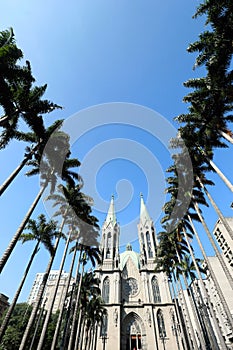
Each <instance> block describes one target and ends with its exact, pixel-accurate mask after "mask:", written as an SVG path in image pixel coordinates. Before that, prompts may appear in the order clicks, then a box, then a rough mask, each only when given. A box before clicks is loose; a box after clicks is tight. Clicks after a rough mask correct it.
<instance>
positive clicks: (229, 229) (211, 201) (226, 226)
mask: <svg viewBox="0 0 233 350" xmlns="http://www.w3.org/2000/svg"><path fill="white" fill-rule="evenodd" d="M197 179H198V181H199V183H200V185H201V187H202V188H203V190H204V191H205V194H206V195H207V197H208V198H209V200H210V203H211V204H212V206H213V208H214V210H215V211H216V213H217V214H218V216H219V218H220V219H221V221H222V223H223V225H224V226H225V229H226V230H227V232H228V233H229V236H230V237H231V239H232V240H233V231H232V229H231V227H230V225H229V224H228V222H227V220H226V219H225V217H224V216H223V214H222V212H221V210H220V209H219V208H218V206H217V204H216V203H215V201H214V199H213V197H212V196H211V195H210V193H209V192H208V191H207V189H206V187H205V186H204V185H203V183H202V182H201V180H200V179H199V177H197Z"/></svg>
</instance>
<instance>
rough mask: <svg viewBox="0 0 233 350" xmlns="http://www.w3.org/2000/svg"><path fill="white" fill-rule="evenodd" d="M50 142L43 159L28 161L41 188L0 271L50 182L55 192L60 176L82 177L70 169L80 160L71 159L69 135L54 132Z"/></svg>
mask: <svg viewBox="0 0 233 350" xmlns="http://www.w3.org/2000/svg"><path fill="white" fill-rule="evenodd" d="M50 139H51V138H50ZM50 142H51V143H52V144H51V145H50V144H49V147H48V150H47V152H46V154H45V157H44V158H43V159H42V160H40V159H36V160H31V161H29V163H28V164H30V165H32V166H34V168H33V169H32V170H30V171H28V172H27V175H28V176H32V175H35V174H40V175H41V182H42V183H41V189H40V190H39V192H38V194H37V196H36V198H35V199H34V201H33V203H32V205H31V207H30V208H29V210H28V212H27V214H26V215H25V217H24V219H23V221H22V222H21V224H20V226H19V228H18V230H17V231H16V233H15V235H14V236H13V237H12V239H11V241H10V243H9V245H8V247H7V249H6V250H5V252H4V253H3V256H2V258H1V259H0V273H1V271H2V269H3V268H4V266H5V264H6V262H7V260H8V259H9V257H10V255H11V253H12V251H13V249H14V247H15V245H16V244H17V242H18V239H19V237H20V235H21V233H22V232H23V230H24V228H25V226H26V224H27V222H28V220H29V219H30V217H31V215H32V213H33V211H34V210H35V208H36V205H37V204H38V202H39V200H40V199H41V197H42V195H43V193H44V191H45V189H46V188H47V186H48V184H50V191H51V192H53V191H54V189H55V184H56V181H57V179H58V177H60V178H61V179H62V180H66V181H70V182H71V183H73V181H74V180H73V179H77V178H78V179H79V178H80V177H79V175H78V174H77V173H76V172H74V171H72V170H70V168H69V167H71V168H72V167H78V166H79V165H80V162H79V161H78V160H77V159H69V155H70V151H69V138H68V136H67V135H66V134H64V133H61V132H58V133H53V135H52V141H50ZM66 155H68V157H66ZM58 159H59V160H58ZM61 161H63V164H61ZM62 165H63V166H62Z"/></svg>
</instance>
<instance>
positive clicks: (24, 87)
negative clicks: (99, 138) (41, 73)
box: [0, 30, 61, 148]
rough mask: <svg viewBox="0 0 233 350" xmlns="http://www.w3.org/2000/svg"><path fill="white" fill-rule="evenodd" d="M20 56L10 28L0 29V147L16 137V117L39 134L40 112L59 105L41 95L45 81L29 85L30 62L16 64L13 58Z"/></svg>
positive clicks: (40, 126)
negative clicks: (43, 98) (0, 128)
mask: <svg viewBox="0 0 233 350" xmlns="http://www.w3.org/2000/svg"><path fill="white" fill-rule="evenodd" d="M7 37H8V39H7ZM6 39H7V40H6ZM22 57H23V53H22V51H21V50H19V49H18V48H17V46H16V44H15V39H14V33H13V31H12V30H11V31H3V32H1V33H0V73H1V74H0V76H1V78H0V87H1V98H0V105H1V106H2V108H3V111H4V116H3V117H1V118H0V126H1V127H2V128H3V131H2V133H1V139H0V148H4V147H6V145H7V144H8V143H9V142H10V141H11V140H12V139H13V138H18V135H19V134H18V132H17V128H18V123H19V119H20V118H22V119H23V121H24V122H25V123H26V125H27V126H28V127H29V129H30V130H32V131H33V132H35V133H36V134H37V135H38V136H39V134H40V133H41V132H43V119H42V114H45V113H50V112H52V111H53V110H55V109H57V108H61V107H60V106H58V105H57V104H55V103H53V102H50V101H48V100H42V99H41V98H42V96H43V95H44V93H45V91H46V88H47V85H44V86H33V84H34V82H35V79H34V77H33V76H32V71H31V66H30V63H29V62H28V61H26V65H25V66H23V67H20V66H19V65H17V61H18V60H19V59H21V58H22ZM40 136H43V135H42V134H41V135H40Z"/></svg>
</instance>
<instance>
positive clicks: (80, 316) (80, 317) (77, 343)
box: [74, 307, 83, 350]
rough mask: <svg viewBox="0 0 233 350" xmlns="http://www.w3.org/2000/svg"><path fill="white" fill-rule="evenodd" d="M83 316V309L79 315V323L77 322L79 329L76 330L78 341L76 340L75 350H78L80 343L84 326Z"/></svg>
mask: <svg viewBox="0 0 233 350" xmlns="http://www.w3.org/2000/svg"><path fill="white" fill-rule="evenodd" d="M82 316H83V310H82V307H81V308H80V309H79V314H78V321H77V329H76V339H75V347H74V350H76V349H78V345H79V341H80V332H81V325H82Z"/></svg>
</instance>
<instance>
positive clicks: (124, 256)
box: [120, 244, 140, 270]
mask: <svg viewBox="0 0 233 350" xmlns="http://www.w3.org/2000/svg"><path fill="white" fill-rule="evenodd" d="M139 256H140V254H138V253H136V252H134V251H133V250H132V246H131V244H127V246H126V251H125V252H123V253H121V254H120V269H121V270H123V269H124V267H125V265H126V263H127V261H128V259H129V258H131V260H132V261H133V263H134V265H135V266H136V268H137V269H139Z"/></svg>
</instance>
